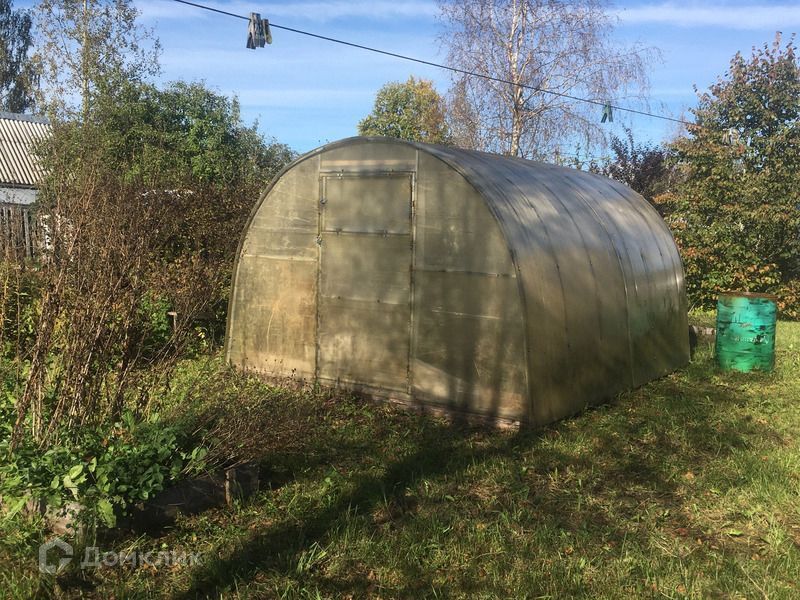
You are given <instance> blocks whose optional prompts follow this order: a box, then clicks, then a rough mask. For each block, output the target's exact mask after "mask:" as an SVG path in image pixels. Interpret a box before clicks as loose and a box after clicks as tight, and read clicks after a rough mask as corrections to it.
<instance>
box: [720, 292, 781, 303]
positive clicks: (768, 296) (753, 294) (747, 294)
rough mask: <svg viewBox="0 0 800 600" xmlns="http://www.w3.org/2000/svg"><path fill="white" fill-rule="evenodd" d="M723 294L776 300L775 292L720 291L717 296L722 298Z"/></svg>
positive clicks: (734, 296)
mask: <svg viewBox="0 0 800 600" xmlns="http://www.w3.org/2000/svg"><path fill="white" fill-rule="evenodd" d="M723 296H726V297H733V298H763V299H764V300H774V301H776V302H777V300H778V297H777V296H776V295H775V294H766V293H762V292H720V293H719V297H720V298H722V297H723Z"/></svg>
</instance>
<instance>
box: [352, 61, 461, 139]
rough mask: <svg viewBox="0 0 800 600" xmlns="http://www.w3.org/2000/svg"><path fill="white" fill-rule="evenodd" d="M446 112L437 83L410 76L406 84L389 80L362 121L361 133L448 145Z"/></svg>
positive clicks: (359, 131)
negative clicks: (435, 84) (434, 85)
mask: <svg viewBox="0 0 800 600" xmlns="http://www.w3.org/2000/svg"><path fill="white" fill-rule="evenodd" d="M444 115H445V109H444V100H443V99H442V97H441V96H440V95H439V93H438V92H437V91H436V89H435V88H434V87H433V82H432V81H429V80H427V79H415V78H414V77H409V78H408V81H406V82H405V83H400V82H394V83H387V84H386V85H384V86H383V87H382V88H381V89H380V90H378V93H377V95H376V96H375V106H374V108H373V109H372V113H370V114H369V115H368V116H366V117H365V118H364V119H362V120H361V121H360V122H359V124H358V134H359V135H376V136H386V137H394V138H400V139H403V140H411V141H413V142H427V143H430V144H448V143H450V133H449V130H448V127H447V123H446V122H445V117H444Z"/></svg>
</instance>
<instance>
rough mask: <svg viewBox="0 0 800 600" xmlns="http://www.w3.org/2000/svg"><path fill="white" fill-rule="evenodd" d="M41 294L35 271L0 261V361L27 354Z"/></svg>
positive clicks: (32, 337)
mask: <svg viewBox="0 0 800 600" xmlns="http://www.w3.org/2000/svg"><path fill="white" fill-rule="evenodd" d="M40 294H41V281H40V277H39V273H38V272H37V271H36V270H35V269H30V268H28V266H27V265H25V264H24V263H16V262H12V261H7V260H0V360H1V359H2V358H3V357H12V356H15V355H25V354H27V352H28V351H29V350H30V347H31V344H32V343H33V339H34V337H35V333H36V330H35V328H36V312H37V310H38V308H39V297H40Z"/></svg>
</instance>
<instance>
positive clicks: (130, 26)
mask: <svg viewBox="0 0 800 600" xmlns="http://www.w3.org/2000/svg"><path fill="white" fill-rule="evenodd" d="M35 12H36V29H37V33H38V40H37V41H38V44H37V52H36V54H35V55H34V60H35V62H36V65H37V68H38V71H39V73H40V75H41V84H42V89H41V94H42V97H41V98H40V105H41V106H43V107H45V108H46V109H47V110H48V112H49V113H50V114H51V116H53V117H62V118H63V117H67V118H74V117H79V118H81V119H82V120H83V121H86V120H87V119H88V117H89V113H90V111H91V108H92V104H93V103H94V101H95V99H96V97H97V96H98V95H99V94H111V93H113V92H114V90H115V89H116V88H118V87H119V86H118V84H119V82H120V81H142V80H144V79H146V78H147V77H149V76H152V75H155V74H156V73H157V72H158V70H159V67H158V54H159V50H160V46H159V43H158V40H156V39H155V38H154V36H153V34H152V32H151V31H149V30H147V29H145V28H143V27H142V26H141V25H140V24H139V23H138V22H137V17H138V16H139V11H138V9H137V8H136V7H135V6H134V4H133V2H132V0H41V1H40V2H39V4H38V5H37V7H36V11H35Z"/></svg>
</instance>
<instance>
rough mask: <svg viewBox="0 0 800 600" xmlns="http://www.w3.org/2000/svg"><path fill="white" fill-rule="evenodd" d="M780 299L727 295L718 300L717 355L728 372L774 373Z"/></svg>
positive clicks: (763, 295)
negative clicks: (754, 371) (776, 324)
mask: <svg viewBox="0 0 800 600" xmlns="http://www.w3.org/2000/svg"><path fill="white" fill-rule="evenodd" d="M776 300H777V298H776V297H775V296H772V295H770V294H754V293H751V292H727V293H724V294H720V296H719V298H718V300H717V344H716V355H717V362H718V363H719V366H720V367H721V368H722V369H724V370H726V371H728V370H734V371H745V372H747V371H752V370H753V369H758V370H761V371H771V370H772V368H773V367H774V366H775V318H776V315H777V313H778V307H777V304H776Z"/></svg>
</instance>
